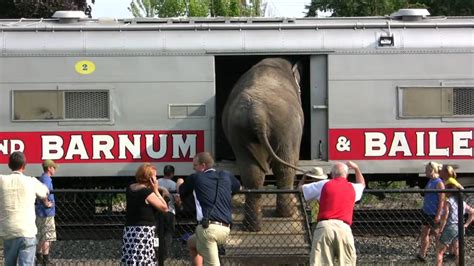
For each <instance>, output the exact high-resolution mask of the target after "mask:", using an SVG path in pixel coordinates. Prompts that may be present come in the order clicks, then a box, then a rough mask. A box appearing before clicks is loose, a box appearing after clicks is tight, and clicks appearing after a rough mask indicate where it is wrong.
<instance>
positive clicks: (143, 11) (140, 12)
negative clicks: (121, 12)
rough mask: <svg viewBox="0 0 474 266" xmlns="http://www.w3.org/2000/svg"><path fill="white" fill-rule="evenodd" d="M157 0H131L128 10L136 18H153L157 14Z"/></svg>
mask: <svg viewBox="0 0 474 266" xmlns="http://www.w3.org/2000/svg"><path fill="white" fill-rule="evenodd" d="M158 1H159V0H133V1H132V2H131V3H130V7H129V8H128V10H129V11H130V12H132V15H133V16H134V17H136V18H142V17H147V18H153V17H156V16H157V10H156V7H157V6H158Z"/></svg>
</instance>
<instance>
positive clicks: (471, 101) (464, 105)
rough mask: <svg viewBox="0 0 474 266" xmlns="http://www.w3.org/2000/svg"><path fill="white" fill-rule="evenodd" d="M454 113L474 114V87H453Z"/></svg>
mask: <svg viewBox="0 0 474 266" xmlns="http://www.w3.org/2000/svg"><path fill="white" fill-rule="evenodd" d="M453 107H454V108H453V110H454V115H474V88H454V89H453Z"/></svg>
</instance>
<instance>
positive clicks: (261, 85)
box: [222, 58, 304, 231]
mask: <svg viewBox="0 0 474 266" xmlns="http://www.w3.org/2000/svg"><path fill="white" fill-rule="evenodd" d="M299 68H300V66H299V64H295V65H293V64H292V63H291V62H290V61H289V60H287V59H284V58H266V59H263V60H262V61H260V62H259V63H257V64H256V65H254V66H253V67H252V68H251V69H250V70H248V71H247V72H246V73H245V74H244V75H242V77H241V78H240V79H239V80H238V81H237V83H236V84H235V85H234V88H233V89H232V92H231V94H230V95H229V98H228V100H227V103H226V105H225V107H224V111H223V114H222V124H223V129H224V133H225V135H226V137H227V139H228V141H229V143H230V145H231V146H232V149H233V151H234V154H235V156H236V160H237V165H238V167H239V170H240V177H241V180H242V183H243V185H244V186H245V187H246V188H249V189H259V188H262V187H263V183H264V179H265V174H266V173H268V172H269V170H270V169H272V171H273V174H274V176H275V179H276V181H277V187H278V188H279V189H292V188H293V181H294V176H295V169H296V166H295V165H296V164H297V163H298V159H299V153H300V143H301V138H302V134H303V123H304V116H303V109H302V107H301V98H300V87H299V81H300V69H299ZM292 199H293V197H292V196H291V195H288V194H287V195H278V196H277V215H279V216H282V217H288V216H291V215H292V206H294V205H293V204H290V201H291V200H292ZM245 207H246V211H245V218H244V225H245V226H246V229H247V230H249V231H260V230H261V219H262V212H261V203H260V195H255V194H250V195H248V196H247V198H246V206H245Z"/></svg>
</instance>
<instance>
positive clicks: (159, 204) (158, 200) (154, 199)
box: [146, 176, 168, 212]
mask: <svg viewBox="0 0 474 266" xmlns="http://www.w3.org/2000/svg"><path fill="white" fill-rule="evenodd" d="M150 185H151V189H152V190H153V193H151V194H150V195H148V197H147V198H146V201H147V202H148V203H149V204H151V205H152V206H153V207H155V208H157V209H158V210H160V211H162V212H167V211H168V204H167V203H166V201H165V199H164V198H163V196H161V194H160V191H159V188H160V185H159V184H158V182H157V181H156V176H152V177H150Z"/></svg>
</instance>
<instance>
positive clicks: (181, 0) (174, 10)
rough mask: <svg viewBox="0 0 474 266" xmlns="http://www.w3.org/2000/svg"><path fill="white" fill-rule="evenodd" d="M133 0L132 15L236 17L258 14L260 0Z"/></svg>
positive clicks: (131, 5) (130, 8)
mask: <svg viewBox="0 0 474 266" xmlns="http://www.w3.org/2000/svg"><path fill="white" fill-rule="evenodd" d="M249 3H250V5H247V0H133V1H132V2H131V4H130V7H129V8H128V9H129V10H130V11H131V12H132V14H133V16H134V17H161V18H164V17H178V16H188V17H207V16H211V17H238V16H260V15H261V11H260V3H261V0H250V1H249Z"/></svg>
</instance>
